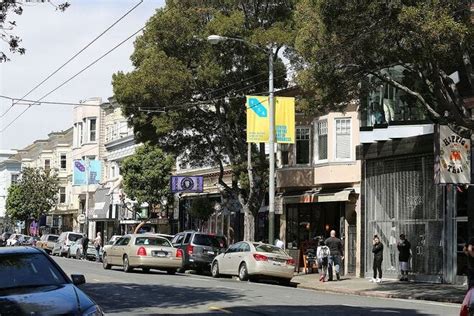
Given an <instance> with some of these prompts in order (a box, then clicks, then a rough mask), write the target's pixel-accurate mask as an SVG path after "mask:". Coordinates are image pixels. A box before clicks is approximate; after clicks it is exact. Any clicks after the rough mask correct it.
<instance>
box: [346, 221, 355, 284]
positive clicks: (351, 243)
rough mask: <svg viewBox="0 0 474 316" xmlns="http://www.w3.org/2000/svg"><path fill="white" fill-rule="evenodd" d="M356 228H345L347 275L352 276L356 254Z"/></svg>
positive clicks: (353, 226)
mask: <svg viewBox="0 0 474 316" xmlns="http://www.w3.org/2000/svg"><path fill="white" fill-rule="evenodd" d="M356 240H357V226H356V225H349V226H348V228H347V242H348V249H347V250H348V255H347V256H346V257H347V260H348V262H347V274H350V275H354V274H355V272H356V254H357V253H356V252H357V243H356Z"/></svg>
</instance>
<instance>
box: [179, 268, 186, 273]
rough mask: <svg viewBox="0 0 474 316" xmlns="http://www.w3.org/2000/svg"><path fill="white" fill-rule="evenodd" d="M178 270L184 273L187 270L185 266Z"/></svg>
mask: <svg viewBox="0 0 474 316" xmlns="http://www.w3.org/2000/svg"><path fill="white" fill-rule="evenodd" d="M178 272H179V273H184V272H186V268H185V267H182V268H179V269H178Z"/></svg>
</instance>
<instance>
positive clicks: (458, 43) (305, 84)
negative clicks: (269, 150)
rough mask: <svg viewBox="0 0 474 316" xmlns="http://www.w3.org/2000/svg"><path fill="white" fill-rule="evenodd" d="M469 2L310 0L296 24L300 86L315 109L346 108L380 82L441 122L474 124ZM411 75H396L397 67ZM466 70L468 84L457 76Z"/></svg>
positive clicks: (463, 76)
mask: <svg viewBox="0 0 474 316" xmlns="http://www.w3.org/2000/svg"><path fill="white" fill-rule="evenodd" d="M469 4H470V1H467V0H429V1H428V0H398V1H372V0H337V1H334V0H302V1H300V3H299V4H298V9H297V14H296V18H295V21H297V24H298V25H297V28H298V35H297V37H296V41H295V42H296V43H295V46H296V48H297V52H298V54H297V55H296V56H297V57H295V58H293V61H294V62H295V64H297V65H298V66H299V70H300V71H299V72H298V75H297V82H298V83H299V84H300V85H301V87H302V88H303V89H304V90H305V91H307V92H309V94H311V95H312V98H310V101H311V102H312V104H313V107H317V108H320V109H341V108H343V107H344V106H346V105H347V103H348V102H350V101H353V100H357V99H359V97H360V96H361V93H364V92H365V91H364V87H365V88H368V89H373V88H374V87H370V86H368V87H367V86H364V85H363V84H362V85H361V83H363V82H365V81H367V77H368V76H371V77H373V78H377V79H378V80H379V81H380V82H383V83H388V84H390V85H392V86H394V87H396V88H398V89H400V90H402V91H404V92H405V93H406V94H407V95H409V96H410V97H411V98H412V100H413V102H417V103H419V104H421V105H422V106H423V107H424V108H425V109H426V111H427V113H428V114H429V115H430V116H431V118H432V119H433V120H434V121H438V122H448V123H454V124H456V125H458V126H463V127H465V128H468V129H473V128H474V121H472V120H471V116H470V114H469V113H468V111H467V109H466V107H465V103H464V100H463V96H466V95H472V92H473V84H474V80H473V79H474V73H473V70H472V64H471V56H472V49H473V35H474V32H473V31H474V30H473V24H472V22H471V14H470V7H469ZM395 67H398V68H399V69H403V76H401V77H398V78H397V77H395V76H393V75H392V74H391V72H390V69H393V68H395ZM455 71H458V72H459V74H460V77H461V83H460V84H455V82H454V81H453V79H451V78H450V77H449V75H450V74H452V73H453V72H455Z"/></svg>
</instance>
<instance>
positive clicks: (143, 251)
mask: <svg viewBox="0 0 474 316" xmlns="http://www.w3.org/2000/svg"><path fill="white" fill-rule="evenodd" d="M137 256H146V249H145V247H140V248H138V251H137Z"/></svg>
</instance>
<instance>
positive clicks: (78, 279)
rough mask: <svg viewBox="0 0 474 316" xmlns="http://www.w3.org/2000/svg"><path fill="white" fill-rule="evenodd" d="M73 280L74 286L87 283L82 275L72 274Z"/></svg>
mask: <svg viewBox="0 0 474 316" xmlns="http://www.w3.org/2000/svg"><path fill="white" fill-rule="evenodd" d="M71 279H72V283H73V284H74V285H81V284H85V283H86V278H85V276H84V275H82V274H71Z"/></svg>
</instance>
